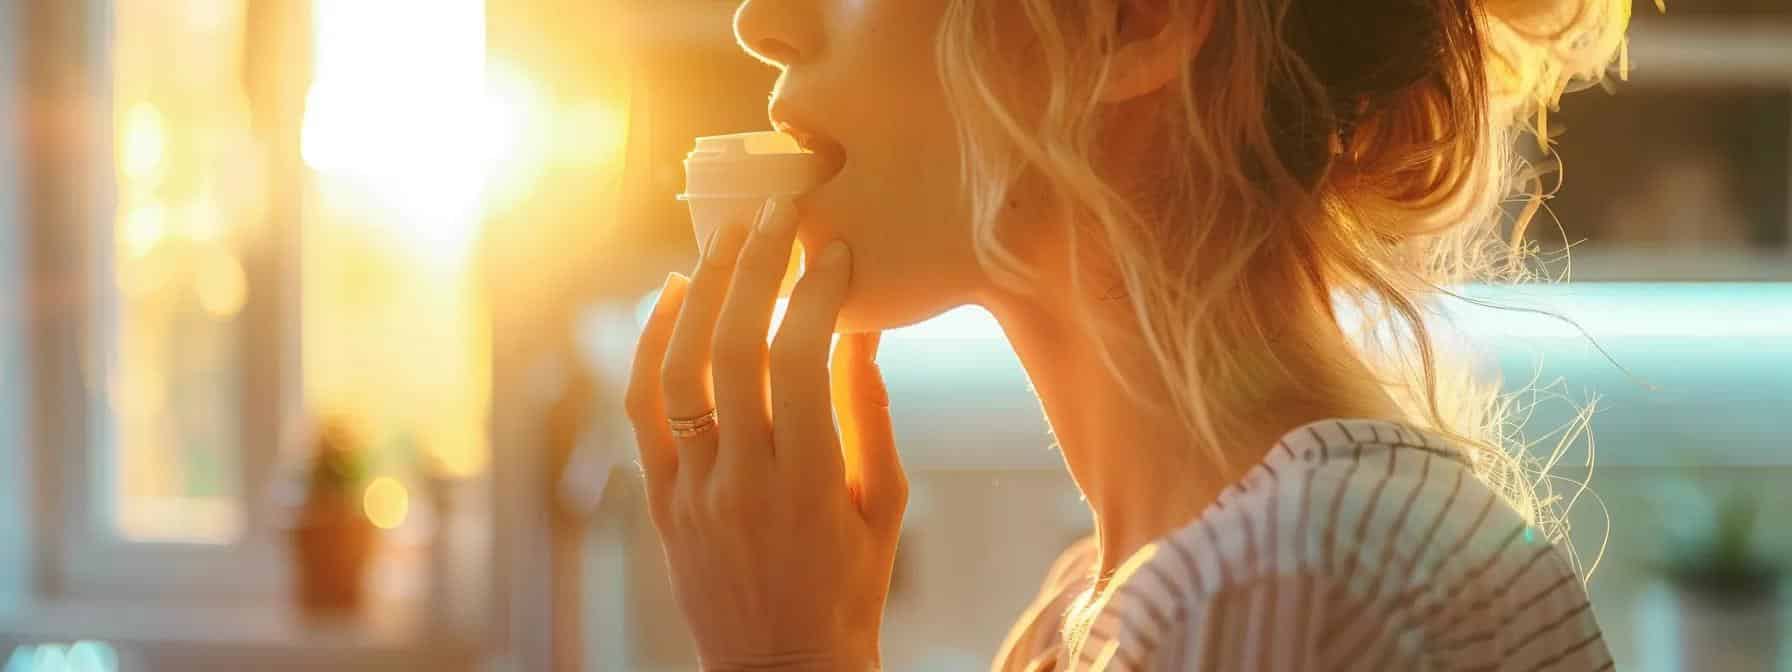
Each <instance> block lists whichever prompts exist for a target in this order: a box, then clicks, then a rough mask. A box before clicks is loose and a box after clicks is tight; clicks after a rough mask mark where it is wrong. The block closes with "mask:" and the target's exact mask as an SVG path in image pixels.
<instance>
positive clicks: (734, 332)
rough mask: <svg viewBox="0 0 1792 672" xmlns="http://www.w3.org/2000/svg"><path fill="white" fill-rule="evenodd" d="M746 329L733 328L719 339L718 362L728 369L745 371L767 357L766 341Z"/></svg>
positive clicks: (717, 343)
mask: <svg viewBox="0 0 1792 672" xmlns="http://www.w3.org/2000/svg"><path fill="white" fill-rule="evenodd" d="M748 332H749V330H746V329H731V330H729V332H728V335H727V336H724V337H722V338H720V339H718V340H717V342H716V351H715V353H714V357H715V361H716V364H718V365H719V366H720V368H721V369H723V370H726V371H743V370H746V369H747V368H748V367H752V366H754V365H756V364H759V363H760V362H762V361H764V358H765V342H764V341H762V340H759V339H756V338H754V337H753V336H752V335H751V334H749V333H748Z"/></svg>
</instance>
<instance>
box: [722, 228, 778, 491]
mask: <svg viewBox="0 0 1792 672" xmlns="http://www.w3.org/2000/svg"><path fill="white" fill-rule="evenodd" d="M795 236H796V208H795V207H794V206H793V205H792V204H791V202H790V200H789V199H788V198H777V199H774V200H773V201H772V202H771V203H770V204H768V205H767V206H766V208H765V211H764V212H763V213H761V214H760V217H759V222H758V223H757V224H756V225H755V226H754V227H753V233H752V235H751V236H749V237H748V238H747V242H746V248H745V249H743V250H742V251H741V253H740V259H739V260H738V261H737V262H736V263H737V266H736V268H735V269H734V276H733V283H732V285H731V287H730V288H729V290H728V300H727V303H726V304H725V305H723V306H722V314H721V317H720V318H718V321H717V323H716V334H715V352H714V357H715V361H714V362H713V368H714V371H715V385H716V388H715V394H716V404H717V406H718V407H719V408H720V409H721V416H722V417H723V418H726V420H724V422H726V423H727V425H728V431H730V432H732V433H736V435H737V436H740V437H741V441H739V442H736V443H735V444H734V445H763V446H766V447H767V448H769V447H770V445H771V442H770V439H771V423H772V417H771V409H770V408H769V407H768V406H767V402H768V400H767V396H768V393H767V391H766V388H767V386H768V385H769V382H770V381H769V373H768V371H767V368H766V366H767V361H766V360H767V358H768V353H767V351H768V349H767V347H766V344H765V336H766V331H768V330H769V329H770V328H771V319H772V308H773V306H775V305H776V303H777V299H778V285H779V283H780V282H782V281H783V279H784V271H785V269H787V268H788V267H789V264H790V252H791V245H792V241H793V239H794V238H795ZM753 437H759V438H758V439H755V438H753ZM723 459H725V458H723Z"/></svg>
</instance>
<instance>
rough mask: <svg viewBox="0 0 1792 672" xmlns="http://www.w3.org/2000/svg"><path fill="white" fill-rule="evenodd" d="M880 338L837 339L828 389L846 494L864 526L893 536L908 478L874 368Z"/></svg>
mask: <svg viewBox="0 0 1792 672" xmlns="http://www.w3.org/2000/svg"><path fill="white" fill-rule="evenodd" d="M881 338H882V334H881V333H879V332H868V333H860V334H846V335H842V336H841V337H840V345H839V347H838V348H837V349H836V350H835V352H834V361H833V366H832V378H833V380H832V383H833V389H834V395H835V399H834V408H835V409H836V410H837V412H838V413H839V414H840V439H841V441H840V445H841V451H842V457H843V458H844V463H845V467H846V481H847V488H848V489H849V490H850V491H851V492H852V493H853V495H854V499H855V501H857V503H858V505H859V513H860V514H861V515H862V516H864V517H865V520H866V522H869V523H871V524H872V525H873V526H874V527H878V528H883V529H886V530H888V531H891V532H894V531H895V530H896V529H898V528H899V527H900V524H901V522H902V513H903V511H904V510H906V509H907V508H908V475H907V474H906V473H905V472H903V470H902V456H901V455H900V454H899V453H898V452H897V451H896V436H895V430H894V428H893V426H892V423H891V420H890V395H889V391H888V390H887V389H885V387H884V377H883V373H882V372H881V371H879V370H878V366H877V359H876V358H877V347H878V343H879V341H880V340H881Z"/></svg>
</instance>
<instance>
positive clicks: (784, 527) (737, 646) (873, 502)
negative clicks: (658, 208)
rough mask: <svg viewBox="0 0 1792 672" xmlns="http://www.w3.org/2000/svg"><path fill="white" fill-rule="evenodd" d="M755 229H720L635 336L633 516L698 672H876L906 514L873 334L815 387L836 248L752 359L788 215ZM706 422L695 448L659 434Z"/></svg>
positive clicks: (790, 225)
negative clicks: (641, 479) (649, 537)
mask: <svg viewBox="0 0 1792 672" xmlns="http://www.w3.org/2000/svg"><path fill="white" fill-rule="evenodd" d="M758 220H759V221H758V222H756V223H754V226H752V227H751V233H750V234H749V232H748V228H749V227H747V226H746V225H745V224H746V223H744V222H740V223H731V224H729V225H726V226H723V227H721V228H720V229H719V230H718V232H717V233H716V234H715V236H714V238H713V239H712V241H711V242H710V243H709V246H708V248H707V254H706V255H705V257H704V259H703V261H702V262H701V263H699V264H698V267H697V270H696V273H695V274H694V277H693V278H692V279H691V280H689V281H688V282H687V281H685V280H684V279H683V277H682V276H679V275H677V274H673V275H672V276H670V277H669V278H668V279H667V283H666V288H665V290H664V291H663V292H661V294H660V298H659V302H658V304H656V305H655V307H654V310H653V315H652V317H651V318H649V320H648V322H647V326H646V327H645V328H644V329H643V331H642V334H641V341H640V345H639V347H638V349H637V350H636V355H635V362H634V371H633V373H632V374H631V376H630V377H631V380H630V382H629V390H628V410H629V417H630V420H631V421H632V422H633V423H634V427H635V437H636V441H637V443H638V445H639V448H640V452H641V466H642V469H643V470H644V471H645V472H646V479H647V497H648V500H649V510H650V511H651V515H652V518H653V523H654V527H655V528H656V529H657V530H658V531H659V536H660V542H661V544H662V545H663V546H664V547H665V552H666V564H667V566H668V568H669V570H670V573H671V579H672V588H673V594H674V596H675V597H676V599H677V601H678V605H679V608H680V609H681V610H682V611H683V612H684V616H685V620H686V621H687V622H688V623H689V625H690V627H691V633H692V635H693V637H694V639H695V640H696V644H697V653H698V656H699V658H700V659H701V661H702V664H703V666H704V668H705V669H740V670H771V669H780V670H782V669H791V670H795V669H802V670H853V671H854V672H863V671H864V670H871V669H876V668H877V666H878V665H879V658H878V631H879V628H880V627H881V625H882V621H883V608H884V601H885V597H886V596H887V594H888V591H889V584H890V570H891V567H892V566H893V564H894V560H895V554H896V541H897V538H898V536H899V534H900V531H901V527H902V513H903V510H904V508H905V507H906V506H907V501H908V481H907V478H906V476H905V475H904V474H903V471H902V465H901V462H900V460H899V458H898V456H897V453H896V447H895V440H894V438H893V436H892V433H891V428H890V413H889V397H888V395H887V394H886V392H885V390H884V384H883V378H882V375H881V374H879V372H878V369H877V365H876V363H875V361H874V357H875V355H876V351H877V342H878V334H876V333H868V334H848V335H842V336H841V337H840V344H839V346H838V347H836V348H835V349H834V353H833V359H832V365H831V374H830V364H829V357H828V347H829V342H830V341H831V340H832V337H833V333H834V325H835V320H836V318H837V317H838V316H839V313H840V306H841V304H842V302H843V301H844V299H845V296H846V289H847V285H848V282H849V281H850V279H851V276H852V264H851V254H850V251H849V250H847V249H846V246H845V243H842V242H839V241H836V242H835V243H833V244H831V245H830V246H829V247H828V249H827V250H826V251H825V252H823V253H822V254H820V255H819V258H818V259H815V260H813V263H811V264H808V265H807V266H808V267H807V269H806V270H805V272H804V274H803V277H802V279H801V280H800V281H799V282H798V283H797V285H796V288H795V290H794V291H793V293H792V295H791V300H790V304H789V308H788V309H787V310H786V312H785V317H784V321H783V323H782V324H781V325H780V327H779V329H778V334H777V336H776V338H775V339H774V342H773V343H772V345H771V346H770V347H769V348H768V347H767V345H766V338H765V335H766V332H767V331H768V330H769V329H770V324H771V317H772V309H773V306H774V305H775V304H776V301H777V292H778V285H779V283H780V281H781V280H782V278H783V275H784V271H785V269H786V267H787V266H788V264H789V260H790V251H791V249H792V245H793V239H794V237H795V235H796V212H795V208H794V207H793V206H792V205H791V204H790V202H789V201H788V200H774V201H772V202H768V203H767V204H766V206H765V207H764V208H763V209H762V210H761V211H760V214H759V216H758ZM743 245H744V248H745V249H742V248H743ZM830 397H831V400H830ZM712 408H713V409H716V417H717V421H716V424H715V426H713V427H711V428H709V429H708V430H706V431H703V432H701V433H698V434H697V435H696V436H690V437H678V436H674V435H673V433H672V431H671V430H670V429H669V428H668V423H667V419H668V418H669V417H671V418H693V417H698V416H702V415H703V414H705V413H706V412H707V411H709V410H710V409H712ZM835 414H838V416H839V422H840V430H839V431H838V432H836V430H835V424H834V419H835Z"/></svg>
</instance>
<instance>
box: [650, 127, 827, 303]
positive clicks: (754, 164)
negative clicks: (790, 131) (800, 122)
mask: <svg viewBox="0 0 1792 672" xmlns="http://www.w3.org/2000/svg"><path fill="white" fill-rule="evenodd" d="M684 170H685V189H684V193H682V194H679V195H678V200H681V201H684V202H685V203H686V204H688V205H689V206H690V208H691V230H692V233H694V234H696V237H697V246H698V250H697V252H698V254H700V255H701V254H704V253H707V252H708V250H706V249H703V246H704V245H706V244H708V242H709V236H710V234H711V233H712V232H714V231H715V230H716V229H717V228H719V227H722V226H728V225H734V226H752V224H753V219H754V215H755V214H756V213H757V212H758V211H759V208H760V206H762V205H764V204H765V202H766V200H767V199H770V198H772V197H774V196H790V197H795V196H798V195H800V194H802V193H803V192H806V191H808V190H810V189H813V188H815V186H816V185H819V184H821V183H822V182H823V181H825V180H827V178H828V177H829V176H828V175H827V170H828V166H827V161H825V160H824V159H822V157H819V156H816V155H815V154H812V153H810V152H807V151H804V150H803V149H802V148H801V147H799V146H798V145H797V142H796V140H795V139H794V138H791V137H790V136H789V135H786V134H784V133H779V132H776V131H766V132H760V133H736V134H733V135H715V136H707V137H700V138H697V141H696V147H695V148H694V149H692V150H691V153H690V154H689V155H687V156H686V157H685V160H684ZM794 247H795V249H793V250H792V251H791V256H790V268H789V269H788V270H787V271H786V272H785V275H784V281H783V283H782V284H781V285H780V286H779V289H778V296H779V297H788V296H790V290H791V288H792V287H793V286H794V285H795V284H796V278H797V276H798V275H799V274H800V273H801V270H802V256H803V254H802V246H801V245H795V246H794Z"/></svg>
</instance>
